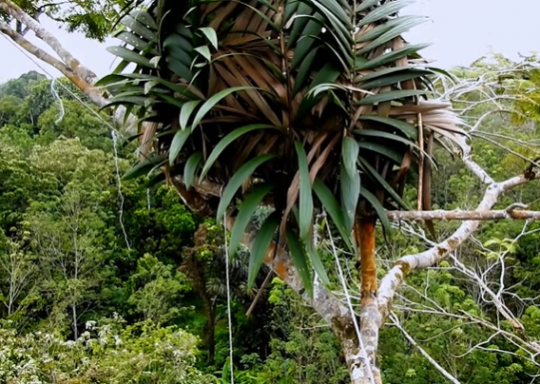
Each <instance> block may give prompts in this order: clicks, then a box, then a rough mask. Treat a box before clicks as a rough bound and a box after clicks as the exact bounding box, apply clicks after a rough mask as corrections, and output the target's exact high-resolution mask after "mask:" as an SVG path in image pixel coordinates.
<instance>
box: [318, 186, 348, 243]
mask: <svg viewBox="0 0 540 384" xmlns="http://www.w3.org/2000/svg"><path fill="white" fill-rule="evenodd" d="M313 190H314V191H315V194H316V195H317V198H318V199H319V201H320V202H321V204H322V205H323V207H324V209H325V210H326V212H328V214H329V215H330V217H331V218H332V221H333V222H334V224H335V226H336V228H337V230H338V231H339V233H340V234H341V237H342V238H343V241H344V242H345V244H346V245H347V246H348V247H349V250H353V246H352V244H353V242H352V238H351V232H350V231H347V225H346V222H345V218H344V217H343V209H342V207H341V206H340V205H339V203H338V202H337V200H336V199H335V198H334V195H333V194H332V192H331V191H330V189H328V187H327V186H326V185H325V184H324V183H323V182H322V181H321V180H320V179H318V178H316V179H315V181H314V182H313Z"/></svg>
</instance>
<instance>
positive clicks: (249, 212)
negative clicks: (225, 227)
mask: <svg viewBox="0 0 540 384" xmlns="http://www.w3.org/2000/svg"><path fill="white" fill-rule="evenodd" d="M272 188H273V185H271V184H262V185H257V186H256V187H255V188H253V190H252V191H251V193H250V194H249V195H248V196H247V197H246V198H245V199H244V201H243V203H242V205H241V206H240V208H239V210H238V215H237V216H236V221H235V223H234V226H233V228H232V231H231V239H230V241H229V255H230V257H231V258H232V257H234V256H235V255H236V250H237V248H238V245H239V244H240V240H241V239H242V235H243V234H244V232H245V231H246V228H247V226H248V224H249V221H250V220H251V218H252V216H253V214H254V213H255V210H256V209H257V207H258V206H259V204H260V203H261V201H262V199H263V198H264V197H265V196H266V195H267V194H268V192H270V191H271V190H272Z"/></svg>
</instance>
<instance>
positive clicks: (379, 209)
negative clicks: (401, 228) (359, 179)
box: [360, 187, 390, 230]
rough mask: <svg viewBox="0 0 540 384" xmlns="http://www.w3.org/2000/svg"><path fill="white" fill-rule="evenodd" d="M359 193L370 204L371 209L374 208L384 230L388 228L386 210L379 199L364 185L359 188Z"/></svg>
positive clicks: (388, 222)
mask: <svg viewBox="0 0 540 384" xmlns="http://www.w3.org/2000/svg"><path fill="white" fill-rule="evenodd" d="M360 194H361V195H362V196H363V197H364V198H365V199H366V200H367V201H368V202H369V203H370V204H371V206H372V207H373V209H375V212H376V213H377V216H378V217H379V220H381V224H382V226H383V228H384V229H385V230H390V221H389V220H388V216H386V210H385V209H384V207H383V206H382V204H381V203H380V201H379V200H378V199H377V197H375V195H374V194H373V193H371V192H370V191H368V190H367V189H366V188H364V187H362V188H361V189H360Z"/></svg>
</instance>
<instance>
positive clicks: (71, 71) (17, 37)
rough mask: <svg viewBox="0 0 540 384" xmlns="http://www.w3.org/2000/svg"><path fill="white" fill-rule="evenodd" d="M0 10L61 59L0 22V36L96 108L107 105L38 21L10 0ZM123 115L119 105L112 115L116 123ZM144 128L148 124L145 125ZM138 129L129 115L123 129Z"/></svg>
mask: <svg viewBox="0 0 540 384" xmlns="http://www.w3.org/2000/svg"><path fill="white" fill-rule="evenodd" d="M0 10H2V11H4V12H6V13H8V14H9V15H11V16H12V17H13V18H14V19H15V20H17V22H18V23H20V24H24V25H25V26H26V28H25V31H26V29H30V30H32V31H33V32H34V33H35V34H36V36H37V37H38V38H39V39H41V40H42V41H43V42H45V43H46V44H47V45H48V46H49V47H50V48H51V49H52V50H53V51H54V52H55V53H56V54H57V55H58V57H59V58H60V59H58V58H55V57H54V56H52V55H51V54H49V53H47V52H46V51H44V50H43V49H41V48H39V47H37V46H36V45H34V44H32V43H31V42H30V41H28V40H27V39H25V38H24V37H23V35H22V34H21V33H18V32H17V31H15V30H14V29H12V28H11V27H10V26H9V24H7V23H6V22H3V21H0V33H3V34H4V35H5V36H7V37H9V38H10V39H11V40H12V41H13V42H14V43H16V44H17V45H18V46H20V47H21V48H23V49H24V50H26V51H27V52H28V53H30V54H31V55H33V56H34V57H36V58H37V59H39V60H41V61H43V62H44V63H47V64H49V65H50V66H52V67H53V68H55V69H56V70H58V71H59V72H60V73H62V74H63V75H64V76H66V77H67V78H68V80H70V81H71V82H72V83H73V84H74V85H75V86H76V87H77V88H79V89H80V90H81V92H83V93H84V94H85V95H87V96H88V97H89V98H90V100H91V101H92V102H93V103H94V104H95V105H96V106H98V107H100V108H103V107H104V106H106V105H107V99H106V97H105V96H104V92H103V90H101V89H98V88H96V87H95V86H94V84H95V83H96V81H97V80H98V78H97V76H96V74H95V73H94V72H93V71H91V70H90V69H88V68H87V67H85V66H84V65H82V64H81V63H80V62H79V60H77V59H76V58H75V57H74V56H73V55H72V54H71V53H70V52H68V51H67V50H66V49H65V48H64V47H63V46H62V43H61V42H60V41H59V40H58V39H57V38H56V37H55V36H54V35H53V34H52V33H50V32H49V31H47V30H46V29H45V28H44V27H43V26H42V25H41V24H40V23H39V22H38V21H37V20H35V19H34V18H32V17H31V16H30V15H28V14H27V13H25V12H24V11H23V10H22V9H21V8H20V7H19V6H17V5H16V4H14V3H13V2H12V1H10V0H0ZM125 114H126V108H125V107H124V106H119V107H118V108H117V109H116V111H115V114H114V119H115V120H116V122H117V123H119V124H122V123H123V121H124V117H125ZM144 125H145V127H146V125H148V124H147V123H145V124H144ZM136 127H137V120H136V119H135V117H134V116H129V117H128V119H127V124H126V127H125V129H126V130H127V131H128V132H129V133H134V131H135V130H136Z"/></svg>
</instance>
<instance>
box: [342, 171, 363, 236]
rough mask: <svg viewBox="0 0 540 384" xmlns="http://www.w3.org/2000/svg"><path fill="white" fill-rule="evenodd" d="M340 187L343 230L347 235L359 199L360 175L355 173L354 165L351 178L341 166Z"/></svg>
mask: <svg viewBox="0 0 540 384" xmlns="http://www.w3.org/2000/svg"><path fill="white" fill-rule="evenodd" d="M340 185H341V188H340V192H341V202H342V205H343V211H344V212H343V218H344V219H345V220H344V221H345V228H346V229H347V231H348V233H350V232H351V231H352V228H353V224H354V220H355V217H356V207H357V206H358V198H359V197H360V175H359V174H358V172H357V171H356V164H355V167H354V173H353V175H352V176H349V174H348V172H347V171H346V169H345V166H344V165H343V164H342V165H341V167H340Z"/></svg>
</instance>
